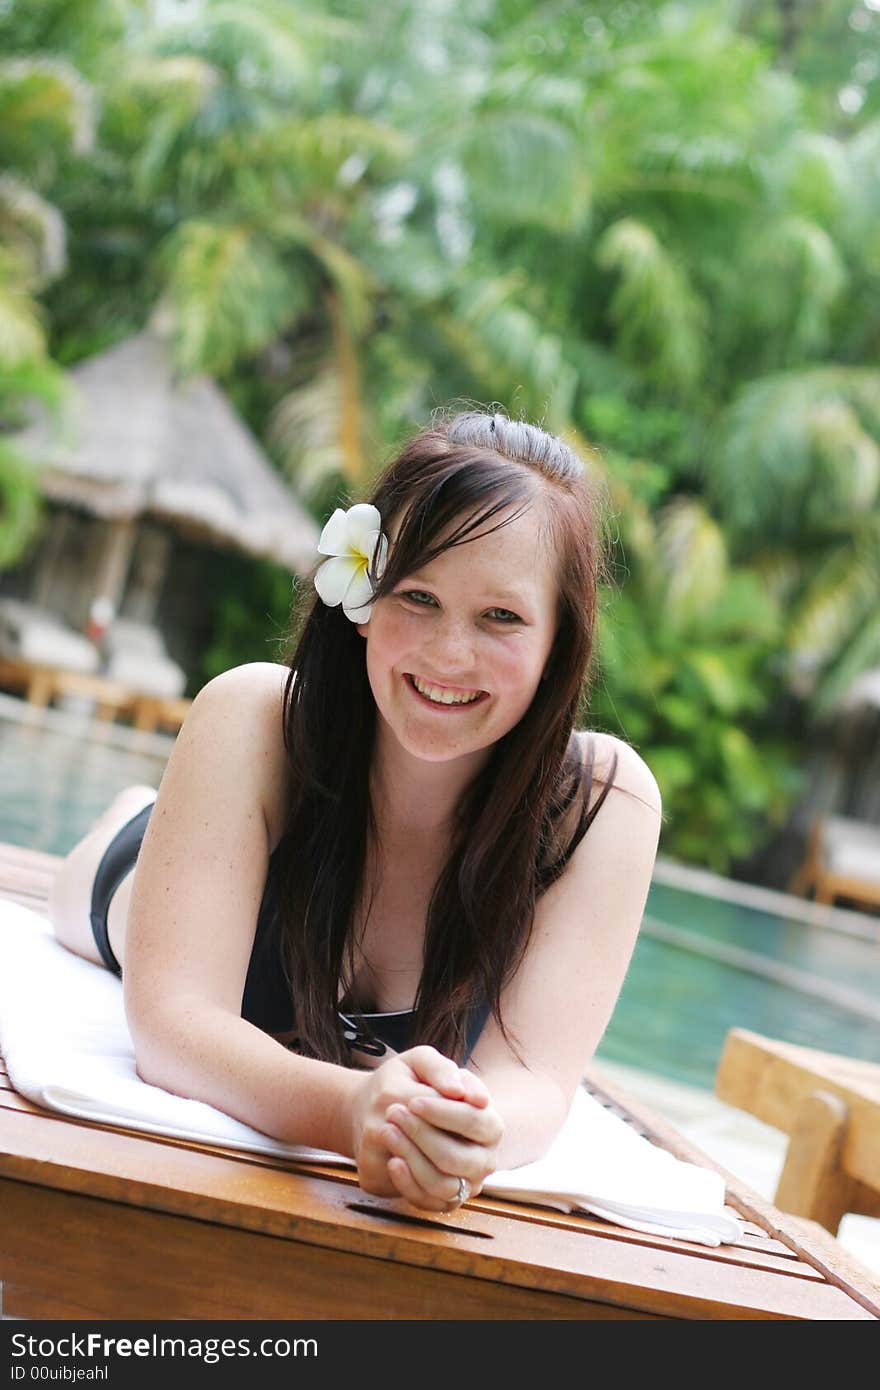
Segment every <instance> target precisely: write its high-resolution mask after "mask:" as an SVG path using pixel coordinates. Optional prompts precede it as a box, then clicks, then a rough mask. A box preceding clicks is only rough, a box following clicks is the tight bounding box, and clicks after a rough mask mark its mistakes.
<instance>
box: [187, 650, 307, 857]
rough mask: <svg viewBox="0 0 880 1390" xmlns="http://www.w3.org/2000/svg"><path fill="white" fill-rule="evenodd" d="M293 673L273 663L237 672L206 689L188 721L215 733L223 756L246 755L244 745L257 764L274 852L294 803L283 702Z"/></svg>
mask: <svg viewBox="0 0 880 1390" xmlns="http://www.w3.org/2000/svg"><path fill="white" fill-rule="evenodd" d="M289 675H290V668H289V667H288V666H282V665H281V664H280V663H278V662H273V661H249V662H246V663H245V664H244V665H242V666H231V667H230V668H229V669H228V670H226V671H221V672H220V674H219V675H217V676H213V677H212V678H211V679H210V680H209V681H207V682H206V683H205V685H203V686H202V688H201V690H199V692H198V694H197V695H196V697H195V700H194V701H193V705H192V708H191V710H190V712H189V714H188V715H187V718H186V721H185V724H184V729H186V725H187V724H189V723H190V722H191V721H198V722H201V723H203V724H207V725H208V726H209V727H210V732H211V735H212V739H213V741H214V744H215V747H216V748H217V749H218V751H219V752H221V753H222V752H223V751H224V748H225V749H227V750H228V751H229V752H230V754H231V753H233V752H235V753H236V754H238V753H240V751H241V750H242V745H243V744H245V745H247V751H248V752H249V753H250V754H251V755H252V757H253V759H254V767H255V770H256V772H257V773H258V777H259V790H260V799H261V801H262V806H263V812H264V815H265V818H266V826H267V829H268V832H269V838H270V842H271V845H272V847H273V848H274V846H275V845H276V844H277V843H278V841H279V840H280V838H281V835H282V833H283V830H284V824H285V817H286V813H287V805H288V800H289V796H288V793H289V765H288V762H287V755H286V750H285V747H284V730H283V722H282V720H283V703H282V701H283V696H284V687H285V685H286V682H287V679H288V677H289Z"/></svg>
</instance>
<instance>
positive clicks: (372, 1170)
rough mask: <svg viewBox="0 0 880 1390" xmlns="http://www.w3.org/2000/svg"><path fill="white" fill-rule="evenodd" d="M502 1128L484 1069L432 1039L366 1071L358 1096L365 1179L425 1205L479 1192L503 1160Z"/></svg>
mask: <svg viewBox="0 0 880 1390" xmlns="http://www.w3.org/2000/svg"><path fill="white" fill-rule="evenodd" d="M503 1133H504V1122H503V1120H502V1118H501V1116H500V1115H499V1113H498V1111H497V1110H496V1109H495V1107H494V1105H493V1104H492V1100H491V1097H490V1095H489V1092H488V1091H487V1089H486V1087H485V1086H484V1085H483V1082H482V1081H480V1079H479V1077H477V1076H474V1074H473V1072H469V1071H467V1070H465V1069H464V1068H461V1067H458V1066H456V1064H455V1063H454V1062H453V1061H452V1060H451V1058H449V1057H445V1056H444V1055H443V1053H442V1052H438V1051H437V1049H436V1048H433V1047H428V1046H420V1047H413V1048H409V1049H408V1050H407V1051H406V1052H401V1053H399V1054H396V1055H395V1056H393V1057H390V1058H389V1059H388V1061H386V1062H383V1063H382V1065H381V1066H380V1067H377V1068H376V1070H375V1071H370V1072H365V1073H364V1080H363V1084H362V1086H361V1087H360V1089H359V1090H358V1092H357V1093H356V1096H355V1100H354V1105H353V1111H352V1140H353V1143H352V1152H353V1156H354V1159H355V1162H356V1163H357V1167H358V1179H359V1181H360V1185H361V1187H362V1188H363V1189H364V1191H365V1192H370V1193H372V1194H373V1195H374V1196H377V1197H403V1198H405V1199H406V1201H408V1202H409V1203H410V1204H411V1205H412V1206H415V1207H420V1208H422V1209H423V1210H424V1211H451V1210H452V1209H453V1208H454V1207H456V1206H458V1205H459V1204H460V1202H461V1201H462V1200H463V1199H464V1200H466V1198H467V1196H474V1195H475V1194H476V1193H478V1192H479V1191H480V1190H481V1188H482V1185H483V1183H484V1182H485V1180H486V1178H487V1177H488V1176H489V1174H490V1173H493V1172H495V1170H496V1169H497V1168H498V1167H499V1163H498V1147H499V1145H500V1143H501V1138H502V1135H503ZM459 1179H464V1184H462V1183H460V1181H459Z"/></svg>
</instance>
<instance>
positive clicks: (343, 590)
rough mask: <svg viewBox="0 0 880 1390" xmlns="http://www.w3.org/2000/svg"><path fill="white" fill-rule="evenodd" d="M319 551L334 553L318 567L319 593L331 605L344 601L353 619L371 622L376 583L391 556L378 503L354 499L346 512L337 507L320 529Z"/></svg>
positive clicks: (345, 612)
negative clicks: (353, 502)
mask: <svg viewBox="0 0 880 1390" xmlns="http://www.w3.org/2000/svg"><path fill="white" fill-rule="evenodd" d="M318 554H319V555H329V556H331V559H329V560H325V561H324V563H323V565H320V566H319V567H318V569H317V570H316V571H315V578H314V585H315V588H316V589H317V591H318V594H319V595H320V597H321V598H322V599H323V600H324V602H325V603H326V604H327V606H328V607H329V608H335V607H336V605H337V604H339V603H341V604H342V611H343V613H344V614H345V616H346V617H347V618H350V619H351V621H352V622H353V623H368V622H369V621H370V614H371V612H372V607H371V605H370V600H371V599H372V597H373V588H374V584H375V583H376V582H377V581H378V580H379V579H381V578H382V574H383V571H384V569H385V561H386V559H387V556H388V537H387V536H386V535H384V533H383V531H382V517H381V516H380V514H379V509H378V507H374V506H373V505H372V503H371V502H355V504H354V505H353V506H351V507H349V509H348V511H347V512H344V511H343V510H342V508H341V507H337V508H336V511H335V512H334V513H333V515H332V516H331V518H330V520H329V521H328V522H327V524H326V526H325V527H324V529H323V531H322V532H321V538H320V540H319V541H318Z"/></svg>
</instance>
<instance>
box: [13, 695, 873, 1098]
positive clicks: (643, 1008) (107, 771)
mask: <svg viewBox="0 0 880 1390" xmlns="http://www.w3.org/2000/svg"><path fill="white" fill-rule="evenodd" d="M17 704H18V702H16V701H12V700H11V699H9V698H8V697H6V698H5V699H0V840H4V841H7V842H9V843H12V844H20V845H28V846H30V847H31V848H36V849H42V850H46V851H48V852H49V853H53V854H65V853H66V852H67V851H68V850H69V849H70V848H71V846H72V845H74V844H75V843H76V841H77V840H78V839H79V838H80V837H81V836H82V835H83V834H85V832H86V831H87V830H88V828H89V826H90V825H91V824H92V822H93V821H94V820H95V819H96V817H97V816H99V815H100V814H101V812H102V811H103V810H104V809H105V808H106V806H107V804H108V802H109V801H110V800H111V799H112V798H113V796H114V795H115V794H116V792H117V791H120V790H121V789H122V788H123V787H126V786H129V785H131V784H132V783H135V782H137V783H141V782H146V783H148V784H149V785H150V786H154V787H158V785H159V781H160V779H161V776H162V771H163V768H164V766H165V762H166V761H167V758H168V754H169V753H170V751H171V748H172V747H173V743H174V740H173V738H171V737H168V736H164V735H154V734H137V733H134V732H132V731H131V730H127V729H122V728H120V727H118V726H117V727H116V728H115V729H114V728H113V727H112V726H110V727H106V726H105V727H102V726H100V725H98V726H96V725H95V724H93V723H89V722H88V721H87V720H83V721H82V722H81V723H79V724H77V723H76V721H74V720H71V719H66V720H57V721H49V722H48V724H47V725H45V726H44V725H43V724H22V723H20V722H18V721H17V720H16V719H14V718H11V717H4V716H8V714H9V712H10V711H11V710H13V709H14V707H15V706H16V705H17ZM725 957H726V958H725ZM731 957H732V958H733V960H732V959H731ZM747 967H748V968H747ZM762 971H775V972H776V973H778V974H781V975H782V976H783V978H782V979H771V978H766V977H765V974H762V973H761V972H762ZM794 980H796V981H797V982H798V985H799V986H800V987H795V986H794V984H793V983H792V981H794ZM734 1027H740V1028H748V1029H751V1030H752V1031H754V1032H757V1033H764V1034H767V1035H768V1036H770V1037H775V1038H781V1039H784V1040H787V1041H789V1042H794V1043H802V1044H804V1045H805V1046H807V1047H817V1048H820V1049H822V1050H823V1051H828V1052H839V1053H843V1054H844V1055H846V1056H851V1057H861V1058H864V1059H866V1060H868V1061H880V941H869V940H863V939H859V938H857V937H850V936H846V935H844V934H843V933H841V932H838V931H832V930H830V929H827V928H822V927H818V926H811V925H808V924H807V923H804V922H800V921H796V920H791V919H787V918H785V917H782V916H779V915H777V914H774V913H773V912H768V911H758V910H756V909H754V908H752V907H746V906H743V905H742V904H740V903H731V902H727V901H723V900H720V899H719V898H716V897H712V896H711V894H707V893H704V892H694V891H691V890H690V889H685V888H679V887H671V886H670V885H669V884H667V883H658V882H656V881H655V882H654V883H653V884H652V885H651V890H650V893H649V896H648V904H647V909H646V912H645V918H644V921H643V924H642V929H641V932H640V934H639V939H638V942H637V944H636V948H635V951H634V953H633V958H632V961H631V963H630V968H629V970H628V972H627V976H626V980H625V981H624V985H623V989H622V991H621V995H620V998H619V999H618V1002H617V1007H616V1008H615V1010H614V1014H613V1017H612V1019H611V1022H610V1023H609V1025H608V1028H607V1030H606V1032H605V1035H604V1037H603V1039H602V1041H601V1043H600V1045H599V1048H598V1050H597V1053H596V1056H597V1058H598V1059H600V1060H601V1059H603V1058H604V1059H606V1060H608V1061H612V1062H621V1063H624V1064H626V1065H629V1066H633V1067H638V1068H640V1069H641V1070H643V1071H648V1072H653V1073H654V1074H656V1075H660V1076H666V1077H669V1078H670V1079H671V1080H675V1081H683V1082H686V1083H687V1084H689V1085H692V1086H697V1087H701V1088H703V1089H705V1090H711V1089H712V1086H713V1080H714V1075H715V1069H716V1067H717V1064H718V1059H719V1057H720V1055H721V1049H722V1047H723V1043H724V1038H725V1035H726V1033H727V1030H728V1029H729V1028H734Z"/></svg>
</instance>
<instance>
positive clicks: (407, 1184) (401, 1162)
mask: <svg viewBox="0 0 880 1390" xmlns="http://www.w3.org/2000/svg"><path fill="white" fill-rule="evenodd" d="M388 1176H389V1177H390V1179H391V1181H392V1183H393V1184H394V1186H395V1188H396V1189H397V1191H398V1192H399V1193H400V1195H401V1197H403V1198H405V1200H406V1201H407V1202H409V1204H410V1206H413V1207H418V1208H420V1210H421V1211H435V1212H439V1211H446V1210H447V1208H448V1206H449V1203H448V1202H443V1201H441V1200H440V1199H439V1198H436V1197H432V1196H431V1195H430V1193H428V1192H426V1191H425V1189H424V1188H423V1187H421V1186H420V1185H419V1183H417V1182H416V1180H415V1178H414V1177H413V1175H412V1173H411V1172H410V1170H409V1166H408V1164H407V1162H406V1160H405V1159H403V1158H397V1157H393V1158H389V1160H388Z"/></svg>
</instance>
